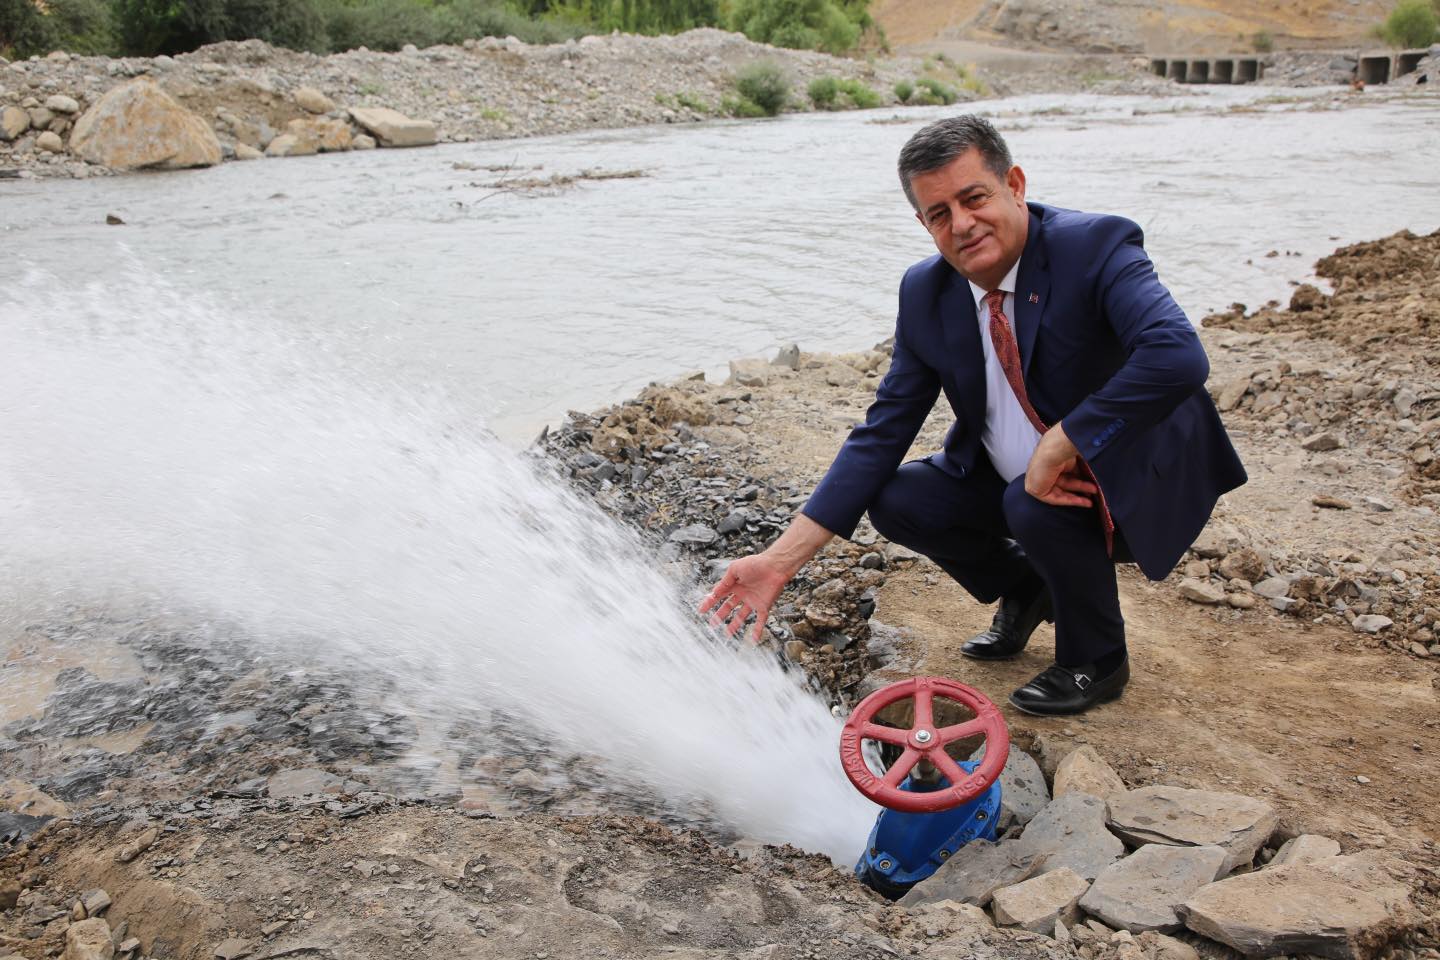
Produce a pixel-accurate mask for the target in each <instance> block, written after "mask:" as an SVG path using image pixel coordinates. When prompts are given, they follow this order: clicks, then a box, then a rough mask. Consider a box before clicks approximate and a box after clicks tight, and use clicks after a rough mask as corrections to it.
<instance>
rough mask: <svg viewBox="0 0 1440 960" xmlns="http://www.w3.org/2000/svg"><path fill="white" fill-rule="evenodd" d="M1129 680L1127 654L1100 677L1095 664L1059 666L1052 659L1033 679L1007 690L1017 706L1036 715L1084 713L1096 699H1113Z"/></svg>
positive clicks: (1100, 701)
mask: <svg viewBox="0 0 1440 960" xmlns="http://www.w3.org/2000/svg"><path fill="white" fill-rule="evenodd" d="M1129 681H1130V658H1129V657H1128V656H1127V657H1126V658H1125V659H1124V660H1121V661H1120V666H1118V667H1116V668H1115V669H1114V670H1112V671H1111V672H1110V673H1108V674H1106V675H1105V676H1103V677H1097V676H1096V675H1095V665H1094V664H1088V665H1086V666H1083V667H1062V666H1060V665H1059V664H1058V663H1052V664H1050V666H1048V667H1046V668H1045V671H1044V672H1043V673H1041V674H1040V675H1039V676H1038V677H1036V678H1035V679H1034V680H1031V681H1030V682H1029V683H1027V684H1025V686H1023V687H1021V688H1020V689H1019V690H1016V691H1015V692H1014V693H1012V694H1010V702H1011V703H1012V704H1013V705H1014V706H1015V708H1016V709H1017V710H1022V711H1024V712H1025V713H1033V714H1036V715H1038V716H1042V717H1044V716H1056V715H1060V714H1067V713H1084V712H1085V711H1086V710H1089V709H1090V708H1091V707H1093V706H1095V704H1097V703H1104V702H1105V701H1107V700H1114V699H1115V698H1116V697H1118V696H1120V692H1121V691H1122V690H1124V689H1125V684H1126V683H1128V682H1129Z"/></svg>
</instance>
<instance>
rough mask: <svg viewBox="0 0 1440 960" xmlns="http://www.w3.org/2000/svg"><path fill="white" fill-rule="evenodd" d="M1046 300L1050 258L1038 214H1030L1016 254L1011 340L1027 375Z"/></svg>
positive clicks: (1048, 292) (1047, 299) (1048, 298)
mask: <svg viewBox="0 0 1440 960" xmlns="http://www.w3.org/2000/svg"><path fill="white" fill-rule="evenodd" d="M1049 302H1050V262H1049V259H1048V257H1047V255H1046V250H1045V243H1044V240H1043V239H1042V238H1041V236H1040V218H1039V217H1037V216H1036V215H1035V214H1034V213H1031V214H1030V230H1029V233H1028V234H1027V235H1026V237H1025V252H1024V253H1022V254H1021V255H1020V272H1019V274H1017V275H1016V277H1015V341H1016V342H1017V343H1018V344H1019V345H1020V370H1021V372H1022V373H1023V374H1025V375H1027V376H1028V375H1029V373H1030V361H1031V359H1032V358H1033V357H1034V356H1035V336H1036V334H1038V333H1039V332H1040V316H1041V314H1043V313H1044V312H1045V307H1046V305H1047V304H1049Z"/></svg>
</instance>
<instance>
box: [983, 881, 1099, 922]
mask: <svg viewBox="0 0 1440 960" xmlns="http://www.w3.org/2000/svg"><path fill="white" fill-rule="evenodd" d="M1089 889H1090V881H1089V880H1085V879H1082V878H1081V877H1078V876H1076V875H1075V871H1073V870H1071V869H1069V868H1068V867H1061V868H1060V869H1059V870H1051V871H1050V872H1049V873H1046V874H1042V875H1040V876H1038V877H1033V878H1031V879H1029V880H1026V881H1024V882H1022V883H1017V884H1016V885H1015V886H1013V887H1004V888H1002V889H1000V890H996V891H995V897H994V901H995V902H994V911H995V922H996V923H997V924H999V925H1000V926H1002V927H1021V928H1023V929H1025V930H1029V931H1030V932H1031V933H1043V934H1045V935H1046V936H1049V935H1050V933H1051V931H1053V930H1054V929H1055V921H1056V920H1061V921H1063V922H1065V923H1074V922H1075V921H1076V920H1078V919H1079V911H1078V910H1077V909H1076V907H1075V905H1076V904H1077V903H1079V902H1080V898H1081V897H1082V896H1084V894H1085V891H1086V890H1089Z"/></svg>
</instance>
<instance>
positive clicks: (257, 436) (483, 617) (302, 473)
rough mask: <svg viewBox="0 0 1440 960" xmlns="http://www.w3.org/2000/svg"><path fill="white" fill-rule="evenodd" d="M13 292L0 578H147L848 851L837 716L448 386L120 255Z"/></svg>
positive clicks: (61, 600) (303, 648)
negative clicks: (122, 260) (732, 635)
mask: <svg viewBox="0 0 1440 960" xmlns="http://www.w3.org/2000/svg"><path fill="white" fill-rule="evenodd" d="M126 275H127V277H128V279H127V280H126V281H124V282H123V283H121V284H118V285H117V284H113V283H112V284H108V285H105V286H100V285H98V284H97V285H93V286H88V287H83V288H81V289H79V290H72V291H70V292H69V293H68V294H67V296H66V297H64V298H63V299H61V300H58V301H57V300H56V299H55V298H54V297H53V296H52V295H51V293H50V292H51V291H53V290H54V289H55V286H56V284H57V282H58V281H57V279H56V278H55V277H54V276H52V275H49V274H44V273H33V274H31V275H30V276H28V277H26V278H25V279H24V280H22V281H21V282H20V283H19V284H18V285H16V286H15V287H12V288H11V289H9V290H6V291H3V292H0V356H3V357H4V358H5V359H4V363H5V374H4V376H3V377H0V531H4V535H3V539H0V596H3V597H6V598H7V599H8V600H9V601H11V602H21V601H23V602H24V604H25V605H26V606H29V607H32V608H33V607H34V606H36V605H41V606H48V607H50V608H52V609H56V610H59V609H61V608H63V607H65V606H66V605H69V604H75V603H83V604H85V605H86V606H87V607H90V608H94V607H95V606H97V605H100V606H102V607H103V605H105V604H115V605H123V606H126V607H133V606H135V605H137V604H138V605H143V606H145V607H147V608H148V609H150V610H152V611H161V612H164V613H165V614H167V615H170V616H171V618H172V619H173V618H175V617H178V618H180V619H181V621H182V622H185V621H188V622H191V623H194V624H196V625H197V627H199V626H200V625H202V624H205V623H207V622H224V623H226V624H233V625H237V626H239V627H241V628H242V629H243V630H244V631H246V632H247V633H248V634H250V635H252V636H256V637H260V638H263V642H264V643H265V644H268V645H270V646H271V647H272V648H273V653H274V655H275V657H276V658H277V659H279V660H280V662H283V658H284V657H285V656H286V655H287V653H288V654H300V653H303V654H304V655H305V656H306V657H309V658H313V659H320V660H327V661H330V662H333V663H335V664H339V665H348V666H351V667H358V668H362V669H364V668H371V669H373V670H375V671H377V672H378V673H381V674H384V675H385V676H387V677H393V678H394V679H396V680H397V681H398V682H399V688H400V695H401V696H402V697H404V698H405V700H406V701H407V703H408V704H409V705H410V706H411V708H412V709H415V710H417V711H420V712H422V713H428V714H430V715H431V716H432V717H435V718H442V719H443V718H444V717H445V716H446V714H447V711H448V710H449V709H450V708H452V707H453V708H457V709H463V710H476V709H486V708H488V709H498V710H503V711H505V712H506V713H507V714H509V715H511V716H514V717H519V718H520V720H521V721H522V725H523V729H526V730H527V731H529V732H531V734H532V735H533V736H534V737H535V741H536V743H537V744H538V745H543V746H545V747H547V748H555V749H558V750H560V751H563V752H574V753H581V754H593V755H595V756H596V757H599V758H600V759H601V761H602V762H603V764H604V765H605V766H606V767H607V768H608V770H609V771H610V773H611V775H613V776H614V777H616V778H617V779H619V780H621V781H625V782H631V783H638V784H641V785H643V786H645V787H647V788H650V789H652V790H653V791H655V792H656V793H657V794H659V795H660V796H662V797H667V798H670V800H671V802H672V804H673V806H674V808H676V809H678V810H681V811H683V810H685V809H686V808H687V806H688V807H691V808H693V809H694V811H695V812H696V814H697V816H712V815H713V817H715V818H718V819H719V820H720V821H721V822H723V823H724V824H726V825H728V826H730V827H732V828H734V829H736V830H738V831H740V832H741V833H743V834H745V835H746V836H749V837H752V838H754V839H759V840H764V841H770V842H790V843H794V844H797V845H799V846H801V847H805V848H807V849H811V850H815V851H820V852H824V853H827V854H829V855H831V856H832V857H835V858H837V859H838V860H840V861H841V862H845V861H853V858H854V856H855V855H856V854H857V853H858V851H859V848H860V846H861V845H862V844H863V843H864V840H865V836H866V833H867V830H868V826H869V823H870V821H871V820H872V819H873V817H874V814H875V811H876V809H877V808H875V807H874V806H872V805H871V804H870V803H869V801H867V800H865V799H863V798H862V797H861V796H860V795H859V794H858V793H856V791H855V790H854V789H853V788H852V787H851V786H850V785H849V784H848V782H847V781H846V780H845V778H844V775H843V773H842V772H841V768H840V764H839V762H838V759H837V756H836V751H837V745H838V737H839V729H840V721H839V720H837V719H835V718H834V717H832V716H831V715H830V713H829V711H828V710H827V708H826V707H825V705H824V704H822V703H821V702H820V701H819V700H818V699H816V698H815V697H814V696H812V695H810V694H808V693H807V692H805V691H804V690H802V689H801V688H800V686H798V684H797V683H796V682H795V681H794V680H793V679H792V677H791V676H788V675H786V674H784V673H782V671H781V670H780V669H779V667H778V666H777V665H776V663H775V662H774V660H773V659H772V658H771V657H769V656H767V655H765V654H763V653H761V652H758V651H755V650H751V649H748V648H736V647H734V646H733V645H731V644H729V643H726V642H718V641H716V640H715V639H714V638H713V637H712V636H710V635H709V634H708V633H707V632H706V631H705V630H704V629H702V628H701V627H700V626H698V625H697V623H696V621H695V619H694V618H693V617H692V616H691V615H690V613H689V609H690V604H691V602H692V601H691V600H690V599H688V598H685V597H682V596H680V595H679V592H678V590H677V588H676V586H675V585H674V584H672V583H671V582H669V581H668V580H666V579H665V578H664V577H663V576H661V575H660V574H659V573H658V572H657V570H656V564H655V562H654V560H653V558H652V557H651V556H649V555H647V553H646V551H645V550H644V548H643V547H642V545H641V544H640V543H639V542H638V541H637V540H636V539H635V538H634V537H633V536H632V535H630V534H629V533H628V532H627V531H626V530H625V529H623V528H622V527H620V526H619V525H617V524H616V523H614V522H612V521H611V520H609V519H608V518H606V517H605V516H603V515H602V514H600V513H599V511H598V510H596V509H595V508H594V507H593V505H591V504H589V503H586V502H582V501H581V500H580V499H578V498H577V497H576V496H574V495H573V494H572V493H570V492H569V491H568V490H566V489H564V488H563V487H562V486H560V485H559V484H558V483H557V482H555V481H553V480H551V479H549V478H547V477H544V476H542V475H541V474H540V473H538V472H537V471H536V470H535V469H534V468H533V467H532V465H531V464H530V463H529V462H528V461H527V460H526V459H525V458H523V457H522V456H520V455H518V454H516V453H515V452H513V451H512V450H510V449H509V448H507V447H506V446H505V445H503V444H502V443H501V442H500V441H499V440H497V439H496V438H495V437H494V436H493V435H491V434H490V433H489V432H488V431H487V429H486V428H485V426H484V425H483V424H481V423H478V422H474V421H473V420H467V419H464V418H463V417H461V416H460V415H458V414H456V413H455V411H454V408H453V407H451V406H450V405H449V404H448V403H447V402H446V401H445V399H444V398H443V397H441V396H439V395H427V394H426V393H423V392H421V391H419V390H417V389H415V388H414V387H413V386H412V387H404V386H400V385H396V384H393V383H388V382H385V381H384V380H383V379H382V378H377V377H375V376H374V375H373V374H372V372H371V371H369V370H365V369H359V368H356V367H354V366H353V357H352V358H348V359H347V360H346V361H345V363H343V364H342V363H341V362H339V361H338V360H337V359H336V357H335V356H334V355H333V354H331V353H330V352H329V351H327V350H326V349H325V347H324V345H323V344H322V343H320V342H319V341H311V340H306V339H304V338H298V337H294V336H291V335H287V334H282V333H280V332H279V330H278V327H277V325H276V324H274V323H272V322H271V321H270V320H269V319H268V318H267V317H266V316H265V315H264V314H263V313H261V312H246V311H243V310H241V309H239V308H237V307H234V306H231V305H224V304H219V303H216V302H212V301H210V300H208V299H206V298H204V297H196V296H194V295H193V294H189V293H184V294H182V293H180V292H178V291H177V290H175V289H172V288H170V287H169V286H167V285H166V283H165V282H164V281H162V280H161V279H160V278H159V277H157V276H155V275H154V274H152V273H150V272H148V271H146V270H144V269H142V268H140V267H139V266H137V265H134V264H131V265H130V266H129V268H128V269H127V271H126Z"/></svg>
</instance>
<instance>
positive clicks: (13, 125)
mask: <svg viewBox="0 0 1440 960" xmlns="http://www.w3.org/2000/svg"><path fill="white" fill-rule="evenodd" d="M29 129H30V114H29V113H28V112H27V111H25V110H21V109H20V108H19V107H6V108H5V109H4V110H0V140H4V141H5V142H6V143H9V142H10V141H11V140H14V139H15V138H16V137H18V136H20V134H22V133H24V132H25V131H26V130H29Z"/></svg>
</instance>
